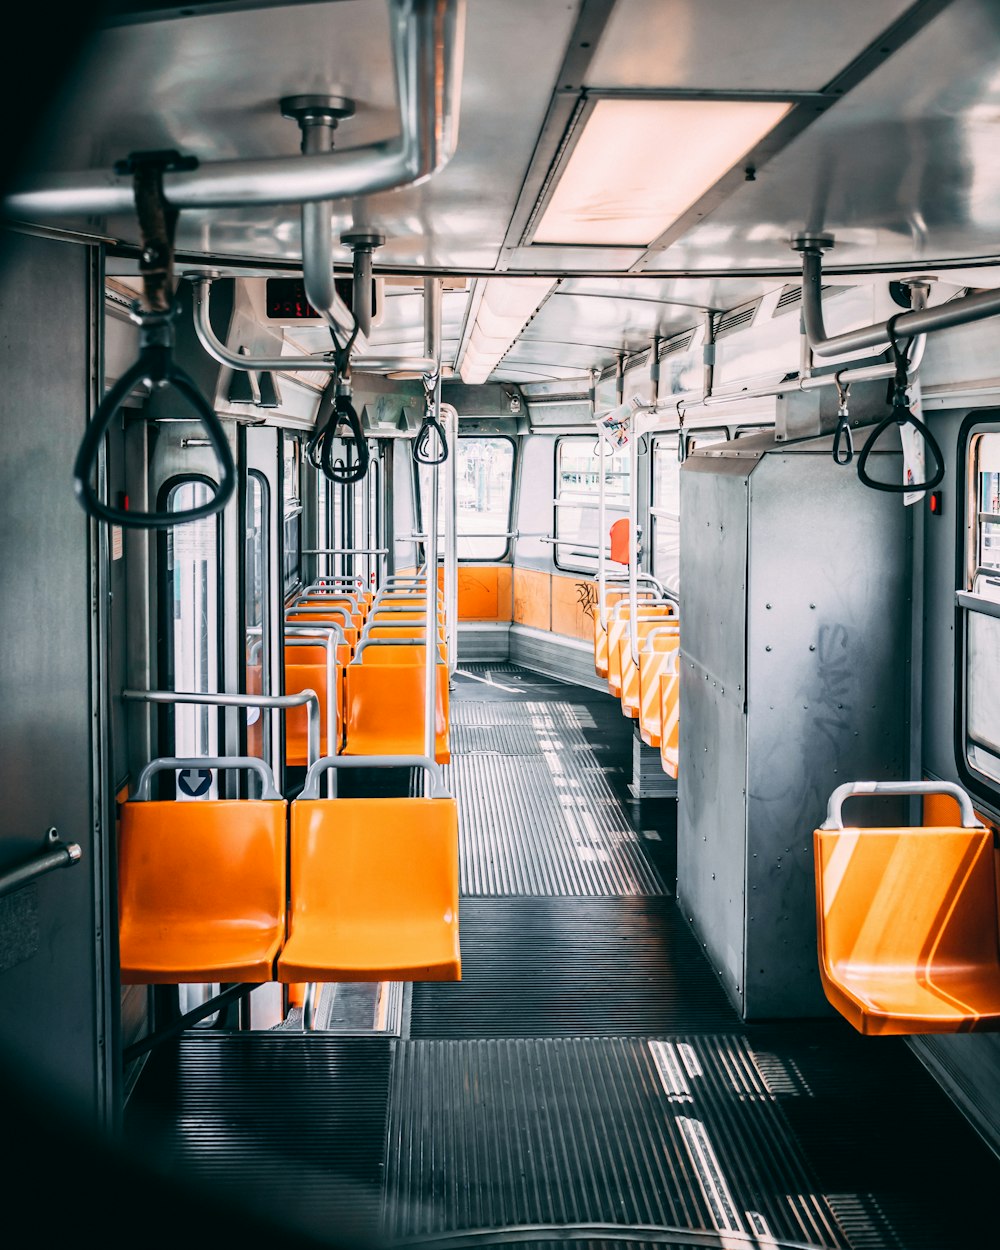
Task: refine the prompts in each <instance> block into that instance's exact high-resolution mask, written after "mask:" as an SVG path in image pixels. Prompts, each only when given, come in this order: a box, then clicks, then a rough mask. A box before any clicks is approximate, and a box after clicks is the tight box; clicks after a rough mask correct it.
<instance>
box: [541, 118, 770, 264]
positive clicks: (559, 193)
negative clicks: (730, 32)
mask: <svg viewBox="0 0 1000 1250" xmlns="http://www.w3.org/2000/svg"><path fill="white" fill-rule="evenodd" d="M791 107H792V105H791V104H790V103H788V102H787V101H783V100H782V101H770V100H767V101H762V100H651V99H644V100H638V99H629V100H621V99H604V100H598V101H597V103H596V104H595V105H594V109H593V112H592V113H591V114H590V117H589V118H588V119H587V121H586V123H585V124H584V127H583V132H582V134H581V135H580V138H579V139H578V141H577V143H576V146H575V147H574V148H573V150H572V152H571V154H570V156H569V159H568V160H567V162H566V164H565V166H564V167H563V170H562V172H561V174H560V175H559V179H558V182H557V184H556V188H555V190H554V192H553V193H552V198H551V199H550V200H549V202H548V205H547V206H546V208H545V211H544V213H543V214H542V217H541V220H540V221H539V223H538V228H537V229H536V231H535V233H534V237H533V238H532V242H533V243H561V244H572V243H583V244H599V245H604V246H607V247H647V246H648V245H649V244H650V243H652V242H653V240H654V239H656V238H658V237H659V236H660V235H661V234H663V232H664V231H665V230H666V229H667V227H668V226H670V225H671V224H672V223H673V222H675V221H676V220H677V219H678V218H679V217H681V216H683V214H684V213H685V212H686V211H687V209H689V208H690V207H691V205H692V204H694V203H696V202H697V201H698V200H699V199H701V197H702V196H703V195H704V194H705V192H706V191H708V190H709V189H710V188H711V187H713V186H714V185H715V183H716V182H718V180H719V179H720V178H721V177H722V176H723V174H725V173H727V172H728V171H729V170H730V169H732V167H733V166H734V165H735V164H736V163H737V162H738V161H739V159H740V158H741V157H743V156H745V155H746V154H747V153H748V152H749V151H750V150H751V149H752V148H753V147H754V146H755V145H756V144H757V143H759V142H760V140H761V139H762V138H763V137H764V136H765V135H766V134H767V133H768V132H769V131H771V130H773V129H774V127H775V126H776V125H777V124H778V122H779V121H781V119H782V118H783V117H784V116H785V115H786V114H787V113H788V111H789V109H791Z"/></svg>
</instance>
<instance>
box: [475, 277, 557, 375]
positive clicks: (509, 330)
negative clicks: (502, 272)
mask: <svg viewBox="0 0 1000 1250" xmlns="http://www.w3.org/2000/svg"><path fill="white" fill-rule="evenodd" d="M554 285H555V279H554V278H490V279H489V280H488V281H487V283H486V289H485V290H484V292H483V298H482V299H481V300H480V303H479V311H478V313H477V314H476V324H475V325H474V326H473V327H472V333H471V334H470V335H469V341H468V343H467V344H466V347H465V355H464V356H463V357H462V365H461V368H460V369H459V373H460V374H461V376H462V381H463V382H465V383H466V385H468V386H479V385H481V384H482V383H483V382H485V381H486V379H487V378H488V377H489V376H490V374H491V373H492V372H493V370H494V369H495V368H496V366H497V363H498V362H499V361H500V360H501V358H502V357H503V356H505V355H506V354H507V352H508V351H510V348H511V346H512V344H513V343H514V340H515V339H516V338H517V336H518V335H519V334H520V333H521V331H522V330H523V329H524V327H525V325H526V324H527V322H528V321H529V320H530V319H531V317H532V316H533V314H534V313H535V311H536V310H537V308H538V306H539V304H541V302H542V300H543V299H544V298H545V297H546V295H548V293H549V292H550V291H551V290H552V288H553V286H554Z"/></svg>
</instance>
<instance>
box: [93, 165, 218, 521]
mask: <svg viewBox="0 0 1000 1250" xmlns="http://www.w3.org/2000/svg"><path fill="white" fill-rule="evenodd" d="M197 163H198V162H197V161H196V160H195V159H194V158H193V157H182V156H181V155H180V154H179V153H177V152H173V151H169V152H135V153H133V154H132V155H131V156H130V157H129V158H128V159H127V160H125V161H120V162H118V163H117V164H116V166H115V172H116V173H121V174H124V173H130V174H132V176H133V183H134V193H135V204H136V213H137V215H138V218H139V228H140V231H141V234H142V253H141V256H140V262H139V267H140V272H141V274H142V283H143V298H142V300H141V301H136V303H135V304H134V305H133V308H132V318H133V320H135V321H136V322H137V323H138V325H139V327H140V338H139V359H138V360H137V361H136V362H135V364H134V365H132V367H131V368H130V369H127V370H126V371H125V373H124V374H122V376H121V377H120V378H119V379H118V381H117V382H116V383H115V385H114V386H113V387H112V388H111V390H110V391H109V392H108V393H107V395H105V397H104V399H103V400H102V401H101V403H100V405H99V406H98V409H97V411H96V412H95V413H94V416H93V418H92V420H91V421H90V423H89V424H88V426H87V430H86V433H85V434H84V436H83V441H82V442H81V443H80V450H79V451H78V452H77V456H76V460H75V462H74V464H73V486H74V489H75V491H76V496H77V498H78V499H79V501H80V503H81V505H82V506H83V508H84V509H85V510H86V511H87V512H88V513H89V514H90V515H91V516H94V517H97V518H98V519H99V520H102V521H107V522H109V523H110V524H112V525H121V526H127V527H129V528H131V529H167V528H169V527H171V526H174V525H183V524H184V523H185V522H187V521H200V520H202V519H203V518H204V517H208V516H214V515H215V513H217V512H221V511H222V509H223V508H224V507H225V506H226V504H227V503H228V502H229V500H230V499H231V498H232V496H233V492H234V491H235V489H236V466H235V464H234V463H233V454H232V451H231V450H230V447H229V443H228V441H227V439H226V434H225V431H224V430H223V428H222V423H221V422H220V421H219V418H218V417H217V416H216V415H215V412H214V411H213V409H212V406H211V405H210V404H209V402H208V400H207V399H205V397H204V396H203V395H202V393H201V392H200V391H199V390H198V388H197V386H195V384H194V382H193V381H192V380H191V378H190V377H189V376H188V375H187V374H186V373H185V372H184V370H183V369H181V367H180V366H179V365H177V364H176V363H175V362H174V359H173V349H174V327H173V317H174V309H173V264H174V230H175V227H176V225H177V212H176V210H175V209H172V208H171V207H170V206H169V205H168V204H167V201H166V198H165V197H164V194H163V173H164V170H167V169H171V170H179V169H193V168H195V167H196V166H197ZM143 382H144V383H146V384H147V385H148V386H150V387H159V386H172V387H174V388H175V389H176V390H178V391H180V393H181V395H182V396H183V397H184V398H185V399H186V400H187V402H188V403H189V404H190V406H191V407H192V409H193V410H194V412H195V414H196V415H197V417H198V419H199V420H200V421H201V423H202V425H203V426H204V427H205V433H206V434H207V435H208V441H209V444H210V446H211V448H212V450H213V451H214V452H215V457H216V459H217V460H218V462H219V482H218V485H217V486H216V487H215V493H214V494H213V496H212V498H211V499H210V500H209V501H208V502H207V503H204V504H199V505H198V506H197V507H195V508H190V509H189V510H188V511H186V512H129V511H127V510H126V509H124V508H114V507H111V506H110V505H109V504H106V503H104V502H103V500H101V499H100V498H99V497H98V494H97V492H96V490H95V489H94V487H93V485H92V481H91V479H92V478H93V475H94V472H95V470H96V468H97V461H98V458H99V456H100V451H101V443H102V440H103V438H104V435H105V433H106V432H107V430H108V429H109V427H110V426H111V423H112V421H114V419H115V417H116V416H117V415H118V412H119V411H120V409H121V407H122V405H123V404H124V403H125V401H126V400H127V399H128V397H129V396H130V395H131V394H132V392H133V391H134V390H135V389H136V387H137V386H138V385H139V384H140V383H143Z"/></svg>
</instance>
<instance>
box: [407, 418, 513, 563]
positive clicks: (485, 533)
mask: <svg viewBox="0 0 1000 1250" xmlns="http://www.w3.org/2000/svg"><path fill="white" fill-rule="evenodd" d="M457 459H458V463H457V465H456V476H457V483H456V492H457V497H456V501H455V506H456V521H457V536H458V558H459V559H460V560H479V561H482V560H502V559H503V558H504V556H505V555H506V554H507V548H508V546H509V544H510V539H509V538H508V532H509V530H510V517H511V505H512V502H513V493H514V444H513V442H512V441H511V440H510V439H509V438H500V437H497V438H488V437H479V436H478V435H476V436H473V435H468V436H463V437H462V438H460V439H459V440H458V449H457ZM446 467H447V466H442V469H441V470H439V474H440V476H439V478H438V482H439V490H438V496H439V505H438V506H439V511H438V535H439V537H441V538H443V537H444V495H443V493H442V491H443V477H444V472H445V469H446ZM429 481H430V468H429V467H427V466H421V469H420V503H421V521H420V526H419V527H420V529H421V530H422V529H423V526H424V520H423V516H424V507H425V504H424V501H425V500H426V498H427V491H428V484H429Z"/></svg>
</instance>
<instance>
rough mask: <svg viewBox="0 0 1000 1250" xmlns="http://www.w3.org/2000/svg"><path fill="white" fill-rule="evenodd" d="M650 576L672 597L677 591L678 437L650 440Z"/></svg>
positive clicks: (679, 477) (679, 564)
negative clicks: (651, 492) (651, 552)
mask: <svg viewBox="0 0 1000 1250" xmlns="http://www.w3.org/2000/svg"><path fill="white" fill-rule="evenodd" d="M649 511H650V515H651V518H652V524H653V564H652V570H653V576H654V577H655V578H657V579H658V580H659V581H661V582H662V583H663V585H664V586H665V587H666V589H667V590H669V591H670V592H671V593H672V594H675V595H676V594H677V593H678V592H679V590H680V572H681V465H680V461H679V460H678V459H677V435H676V434H661V435H660V436H659V437H657V438H655V439H654V440H653V502H652V506H651V507H650V509H649Z"/></svg>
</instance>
